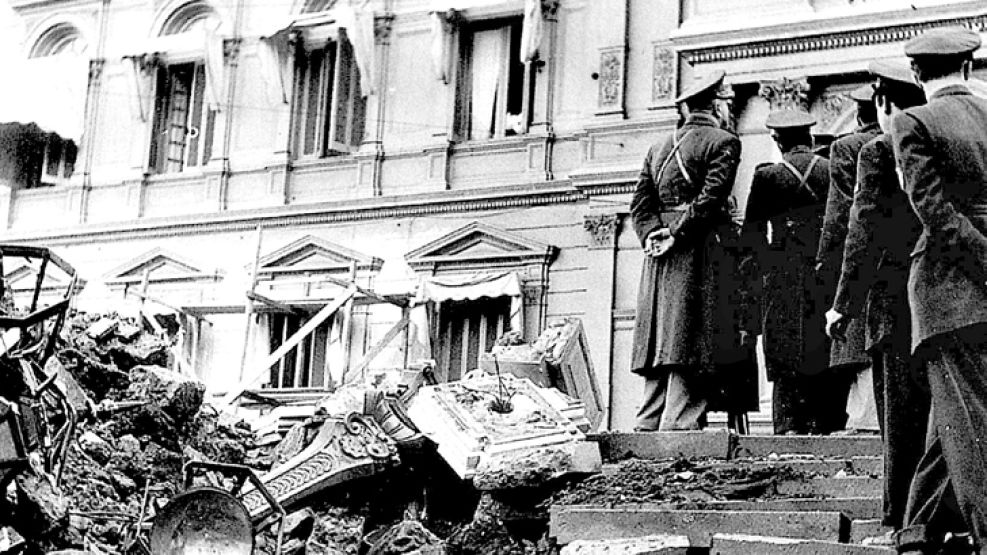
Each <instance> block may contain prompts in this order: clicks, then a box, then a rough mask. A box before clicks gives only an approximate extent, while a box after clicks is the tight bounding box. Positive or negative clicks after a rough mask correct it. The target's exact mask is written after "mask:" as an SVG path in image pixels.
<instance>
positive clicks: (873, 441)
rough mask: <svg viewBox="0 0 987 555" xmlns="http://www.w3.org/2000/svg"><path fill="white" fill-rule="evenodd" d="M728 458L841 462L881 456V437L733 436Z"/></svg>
mask: <svg viewBox="0 0 987 555" xmlns="http://www.w3.org/2000/svg"><path fill="white" fill-rule="evenodd" d="M735 437H736V446H735V447H734V449H733V451H732V452H731V458H743V457H753V458H761V457H767V456H769V455H772V454H775V455H782V454H786V453H787V454H807V455H815V456H817V457H820V458H840V457H858V456H871V457H878V456H881V455H882V454H883V451H882V445H881V438H880V436H876V435H873V436H735Z"/></svg>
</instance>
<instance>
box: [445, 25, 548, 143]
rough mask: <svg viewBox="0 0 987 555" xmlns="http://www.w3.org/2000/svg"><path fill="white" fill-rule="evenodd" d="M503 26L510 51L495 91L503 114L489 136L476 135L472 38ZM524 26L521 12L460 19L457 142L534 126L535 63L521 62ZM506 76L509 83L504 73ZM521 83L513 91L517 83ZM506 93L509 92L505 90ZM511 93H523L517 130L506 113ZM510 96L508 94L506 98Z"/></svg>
mask: <svg viewBox="0 0 987 555" xmlns="http://www.w3.org/2000/svg"><path fill="white" fill-rule="evenodd" d="M498 29H500V30H501V32H502V34H503V35H506V37H504V39H503V40H505V41H506V44H507V55H506V57H505V58H504V59H502V60H501V63H500V66H501V67H500V69H499V70H498V72H499V75H498V76H497V80H498V81H499V82H500V83H501V84H500V85H499V86H498V88H497V91H496V93H495V97H496V104H495V106H496V111H495V113H496V114H499V115H500V120H499V121H497V120H495V121H494V122H493V125H494V130H493V133H492V135H491V136H489V137H474V136H473V129H472V127H473V125H472V124H473V113H472V105H471V103H472V87H473V83H474V80H473V66H474V60H473V57H474V55H473V51H474V40H473V38H474V37H475V35H476V34H477V33H482V32H490V31H495V30H498ZM523 29H524V17H523V16H522V14H520V13H516V14H509V15H499V16H497V17H491V18H484V19H471V20H469V19H468V20H466V21H463V22H461V23H460V24H459V25H458V28H457V34H458V37H457V48H458V50H457V56H458V58H457V60H458V61H457V63H456V86H455V93H454V96H455V100H454V104H455V109H454V117H453V126H452V127H453V129H452V131H453V139H454V141H456V142H485V141H492V140H498V139H505V138H510V137H516V136H521V135H526V134H527V133H528V132H529V130H530V127H531V119H532V106H531V104H532V98H533V97H534V90H535V83H536V75H537V72H536V67H535V65H534V64H532V63H531V62H521V61H520V60H519V58H520V46H521V34H522V32H523ZM514 64H517V69H519V73H520V75H519V77H520V78H521V82H520V83H516V81H514V79H515V78H516V77H517V76H516V75H512V66H514ZM505 76H506V77H507V79H506V84H505V79H504V77H505ZM515 86H516V87H519V88H520V90H517V91H515V92H513V93H512V90H513V89H514V87H515ZM505 93H506V94H505ZM512 94H520V112H519V114H517V115H519V116H520V122H519V124H520V128H519V129H518V130H516V131H513V132H512V130H510V129H508V127H507V115H508V114H509V113H510V112H508V106H507V104H508V102H509V98H510V97H511V96H512ZM505 97H507V98H505Z"/></svg>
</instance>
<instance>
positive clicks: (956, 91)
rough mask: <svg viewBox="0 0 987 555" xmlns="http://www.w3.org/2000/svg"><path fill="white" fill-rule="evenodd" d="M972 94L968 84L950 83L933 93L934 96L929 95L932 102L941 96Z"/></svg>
mask: <svg viewBox="0 0 987 555" xmlns="http://www.w3.org/2000/svg"><path fill="white" fill-rule="evenodd" d="M971 94H973V93H972V92H971V91H970V89H969V88H967V86H966V85H948V86H946V87H943V88H941V89H939V90H938V91H936V92H934V93H932V96H931V97H929V101H930V102H931V101H933V100H934V99H936V98H941V97H944V96H962V95H971Z"/></svg>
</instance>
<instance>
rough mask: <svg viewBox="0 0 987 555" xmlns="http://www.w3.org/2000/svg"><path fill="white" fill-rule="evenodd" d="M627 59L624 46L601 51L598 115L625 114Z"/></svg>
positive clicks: (610, 47)
mask: <svg viewBox="0 0 987 555" xmlns="http://www.w3.org/2000/svg"><path fill="white" fill-rule="evenodd" d="M625 58H626V56H625V52H624V47H623V46H609V47H606V48H601V49H600V68H599V70H598V71H599V73H598V75H599V93H598V96H597V106H596V108H597V110H596V114H597V115H607V114H622V113H624V74H625V70H624V63H625Z"/></svg>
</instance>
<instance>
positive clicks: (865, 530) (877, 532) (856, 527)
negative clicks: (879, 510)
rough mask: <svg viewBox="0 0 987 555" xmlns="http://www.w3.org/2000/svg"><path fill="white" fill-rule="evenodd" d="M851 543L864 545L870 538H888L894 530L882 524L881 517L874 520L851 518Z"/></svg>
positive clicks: (873, 518)
mask: <svg viewBox="0 0 987 555" xmlns="http://www.w3.org/2000/svg"><path fill="white" fill-rule="evenodd" d="M850 519H851V522H850V543H864V540H866V539H869V538H880V537H883V536H886V535H887V534H888V533H889V532H892V531H893V530H894V529H893V528H891V527H890V526H884V525H883V524H881V518H880V515H878V516H875V517H872V518H861V517H850Z"/></svg>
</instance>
